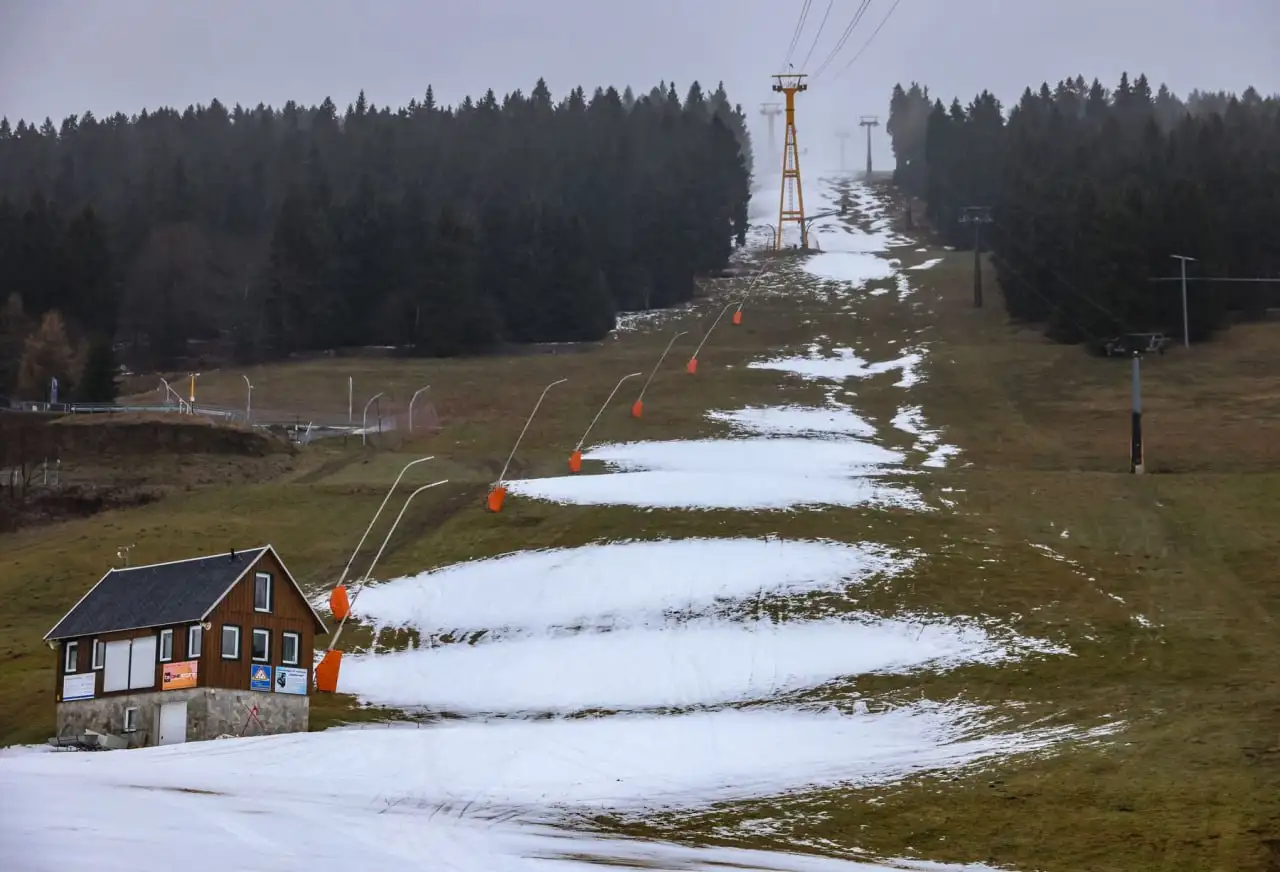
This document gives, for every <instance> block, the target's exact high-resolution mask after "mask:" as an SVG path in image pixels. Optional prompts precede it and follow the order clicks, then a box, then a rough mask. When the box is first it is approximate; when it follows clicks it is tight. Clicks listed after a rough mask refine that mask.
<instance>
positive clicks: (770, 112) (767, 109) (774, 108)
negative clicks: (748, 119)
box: [760, 103, 782, 159]
mask: <svg viewBox="0 0 1280 872" xmlns="http://www.w3.org/2000/svg"><path fill="white" fill-rule="evenodd" d="M760 114H761V115H763V116H764V117H765V120H766V121H767V122H768V123H769V157H771V158H775V159H776V158H777V155H778V140H777V138H775V137H774V135H773V120H774V119H775V118H777V117H778V116H779V115H781V114H782V104H781V103H761V104H760Z"/></svg>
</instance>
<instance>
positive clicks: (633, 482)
mask: <svg viewBox="0 0 1280 872" xmlns="http://www.w3.org/2000/svg"><path fill="white" fill-rule="evenodd" d="M582 456H583V459H584V460H603V461H606V463H607V465H608V466H610V467H611V468H612V469H614V470H618V471H615V472H609V473H604V474H583V475H574V476H558V477H552V478H538V479H523V480H518V481H509V482H507V483H506V486H507V489H508V491H509V492H510V493H513V494H519V495H521V496H526V497H533V498H536V499H543V500H548V501H551V502H559V503H573V504H578V505H627V506H639V507H643V508H685V509H740V510H752V509H761V510H763V509H794V508H797V507H800V506H822V505H835V506H857V505H868V504H869V505H875V506H885V507H888V506H899V507H903V508H917V509H922V508H925V504H924V503H923V501H922V500H921V499H920V496H919V494H918V493H917V492H916V491H915V490H914V489H912V488H909V487H906V486H904V485H900V484H896V483H892V482H877V481H873V480H870V479H869V478H867V477H868V476H874V475H876V474H881V473H884V472H889V471H892V470H891V468H890V467H891V465H892V464H897V463H899V462H901V461H902V459H903V456H902V453H901V452H897V451H891V450H889V449H887V448H883V447H881V446H879V445H875V444H872V443H869V442H861V441H857V440H852V439H848V440H842V441H838V442H837V441H832V440H822V441H818V440H812V439H786V438H755V439H699V440H690V441H667V442H631V443H616V444H605V445H600V446H597V447H596V448H593V449H591V450H590V451H588V452H584V453H583V455H582ZM855 476H863V477H855Z"/></svg>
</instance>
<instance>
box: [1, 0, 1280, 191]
mask: <svg viewBox="0 0 1280 872" xmlns="http://www.w3.org/2000/svg"><path fill="white" fill-rule="evenodd" d="M858 5H859V3H858V0H834V7H833V8H832V10H831V14H830V17H829V18H828V20H827V23H826V28H825V29H824V31H823V33H822V34H821V39H820V40H819V42H818V43H817V46H816V49H815V50H814V51H813V55H812V60H811V62H810V64H809V68H810V71H812V70H813V69H815V68H817V66H818V65H819V64H820V63H821V61H822V60H823V59H824V58H825V57H826V56H827V54H828V53H829V51H830V49H831V47H832V46H833V45H834V43H835V41H836V40H837V39H838V38H839V36H840V34H841V32H842V31H843V30H844V28H845V26H846V24H847V23H848V22H849V20H850V19H851V17H852V15H853V13H854V11H855V10H856V9H857V7H858ZM891 5H892V0H872V3H871V6H870V9H869V10H868V11H867V13H866V15H865V17H864V18H863V19H862V21H861V23H860V24H859V25H858V27H857V28H856V30H854V32H853V33H852V34H851V36H850V37H849V39H848V41H847V43H846V44H845V45H844V47H843V48H842V49H841V51H840V53H839V54H838V55H837V56H836V58H835V59H834V60H833V61H832V62H831V63H830V64H829V66H828V68H827V70H826V71H825V73H823V74H822V75H821V76H819V77H817V78H816V79H815V80H814V84H813V87H812V88H811V90H810V91H809V92H807V93H805V94H802V95H800V96H799V98H798V111H797V128H798V133H799V138H800V144H801V146H802V147H808V148H809V149H810V156H809V157H808V159H807V163H806V164H805V166H808V167H822V168H827V167H830V168H834V167H835V166H837V165H838V164H839V147H838V143H837V140H836V138H835V132H836V131H837V130H838V129H840V128H841V127H850V128H852V129H854V130H855V131H857V127H856V124H857V120H858V118H857V116H859V115H861V114H879V115H880V116H881V121H882V122H883V121H884V120H885V117H886V116H887V113H888V98H889V92H890V89H891V88H892V86H893V84H894V83H895V82H898V81H902V82H904V83H906V82H908V81H910V80H911V79H916V80H919V81H920V82H921V83H923V84H927V85H929V86H930V90H931V92H932V93H933V94H934V95H937V96H941V97H943V98H944V100H946V101H949V100H950V98H951V97H952V96H953V95H959V96H961V98H962V99H964V100H967V99H968V98H970V97H972V96H973V94H974V93H976V92H977V91H980V90H981V89H982V88H984V87H986V88H990V89H991V90H993V91H994V92H995V93H996V95H997V96H998V97H1000V98H1001V99H1002V100H1003V101H1005V102H1006V103H1010V102H1012V101H1014V100H1016V99H1017V97H1018V95H1019V94H1020V93H1021V90H1022V88H1023V86H1025V85H1027V84H1032V83H1035V84H1038V83H1039V82H1040V81H1041V80H1044V79H1048V80H1050V81H1051V82H1052V81H1056V80H1057V79H1059V78H1062V77H1063V76H1065V75H1074V74H1076V73H1082V74H1084V75H1085V77H1086V78H1092V77H1093V76H1095V75H1096V76H1098V77H1100V78H1102V80H1103V81H1104V83H1107V84H1112V83H1114V81H1115V80H1116V79H1117V78H1118V77H1119V75H1120V72H1121V71H1122V70H1126V69H1127V70H1129V71H1130V72H1131V74H1132V73H1136V72H1138V71H1145V72H1146V73H1147V74H1148V76H1149V77H1150V78H1151V79H1152V80H1153V84H1158V83H1159V82H1161V81H1164V82H1167V83H1168V84H1169V86H1170V87H1171V88H1173V89H1174V90H1175V91H1177V92H1178V93H1185V92H1186V91H1188V90H1190V89H1192V88H1194V87H1200V88H1206V89H1219V88H1224V89H1228V90H1235V91H1239V90H1243V88H1244V87H1246V86H1247V85H1249V84H1253V85H1255V86H1257V87H1258V88H1259V90H1261V91H1263V92H1264V93H1271V92H1276V91H1280V50H1278V48H1277V47H1280V0H1218V2H1211V0H901V2H900V4H899V6H898V8H897V11H896V12H895V13H894V14H893V16H892V17H891V18H890V19H889V21H888V23H887V24H886V25H885V27H884V29H883V30H882V31H881V32H880V34H879V36H878V37H876V39H875V40H874V42H872V44H871V46H870V47H869V48H868V49H867V50H866V52H865V53H864V54H863V55H862V57H861V58H860V59H859V60H858V61H857V63H855V64H854V65H853V66H852V67H851V68H849V69H847V70H845V71H844V72H843V73H840V74H839V75H837V73H838V71H839V70H840V69H841V68H843V67H844V66H845V64H846V63H847V62H848V60H849V59H851V58H852V57H853V56H854V55H855V54H856V53H857V51H858V50H859V49H860V48H861V47H862V45H863V44H864V43H865V42H866V40H867V38H868V37H869V36H870V35H871V32H872V31H873V30H874V29H875V27H876V25H878V24H879V23H880V20H881V19H882V18H883V17H884V15H885V13H886V12H887V11H888V9H889V7H890V6H891ZM801 6H802V0H769V2H766V0H647V2H643V3H641V2H630V3H624V2H621V0H538V2H532V0H463V2H460V3H445V2H442V0H365V2H361V3H357V2H349V0H0V115H6V116H8V117H9V119H10V121H11V122H13V121H16V120H17V119H18V118H26V119H28V120H30V119H38V120H43V119H44V117H45V116H50V117H52V118H53V119H54V121H55V122H58V121H60V120H61V119H62V118H63V117H65V116H66V115H68V114H71V113H73V112H82V111H84V110H86V109H91V110H92V111H93V112H94V113H95V114H98V115H100V116H101V115H105V114H110V113H112V112H114V111H117V110H119V111H124V112H126V113H130V114H132V113H134V112H136V111H138V110H139V109H141V108H143V107H149V108H154V107H156V106H158V105H165V104H167V105H173V106H178V107H185V106H186V105H188V104H190V103H196V102H202V103H207V102H208V101H209V100H210V99H211V98H212V97H215V96H216V97H218V98H219V99H221V100H222V101H223V102H224V103H226V104H227V105H228V106H231V105H234V104H235V103H237V102H240V103H243V104H246V105H254V104H256V103H258V102H260V101H261V102H266V103H269V104H273V105H277V106H278V105H280V104H282V103H283V102H284V101H285V100H287V99H290V98H292V99H295V100H298V101H299V102H303V103H307V104H312V103H317V102H319V101H320V100H321V99H323V98H324V97H325V96H331V97H333V99H334V101H335V102H336V103H337V104H338V106H339V107H340V108H345V106H346V104H347V103H349V102H351V101H352V100H354V99H355V96H356V94H357V93H358V92H359V90H360V89H361V88H363V89H364V90H365V93H366V95H367V96H368V98H369V99H370V100H372V101H373V102H374V103H377V104H378V105H383V104H386V103H391V104H392V105H395V106H399V105H402V104H403V103H405V102H407V101H408V100H409V99H410V98H411V97H415V96H417V97H421V95H422V93H423V92H424V91H425V90H426V87H427V85H428V84H429V83H430V84H432V85H434V87H435V93H436V95H437V99H439V100H441V101H443V102H447V103H453V102H456V101H458V100H460V99H461V98H462V97H463V96H464V95H465V94H467V93H471V94H473V95H479V94H482V93H483V92H484V90H485V89H486V88H488V87H492V88H493V89H494V91H495V92H497V93H498V94H500V95H501V94H503V93H505V92H507V91H511V90H513V89H515V88H522V89H524V90H525V91H526V92H527V91H528V90H529V88H530V87H531V86H532V85H533V83H534V82H535V81H536V80H537V78H538V77H539V76H544V77H545V78H546V80H547V83H548V84H549V85H550V87H551V90H552V92H553V94H554V95H555V96H556V97H559V96H561V95H563V94H564V93H565V92H566V91H567V90H568V89H569V88H570V87H572V86H573V85H576V84H582V85H584V86H586V87H587V89H588V91H590V90H591V88H592V87H594V86H595V85H597V84H616V85H618V86H619V87H621V86H622V85H625V84H631V85H633V86H635V87H636V88H637V90H640V89H641V88H644V89H647V88H648V87H650V86H652V85H653V84H656V83H657V82H658V80H660V79H666V80H667V81H675V83H676V85H677V87H678V89H679V90H680V92H681V95H682V96H683V92H684V91H685V89H686V88H687V87H688V85H689V83H690V82H691V81H692V80H694V79H698V80H700V81H701V82H702V83H703V85H704V86H706V87H708V88H714V87H715V84H716V82H717V81H718V80H720V79H723V80H724V82H725V86H726V88H727V89H728V90H729V95H730V97H731V98H732V99H733V100H734V101H736V102H740V103H742V104H743V106H744V107H747V108H748V109H750V110H751V112H752V115H753V120H754V121H755V131H756V141H757V154H758V155H759V157H758V158H757V173H760V172H762V170H764V169H765V168H764V167H761V166H760V161H761V158H762V157H763V153H764V152H765V151H766V149H765V147H764V146H765V143H766V139H767V137H766V135H765V134H764V132H763V122H762V120H761V119H760V117H759V115H758V114H756V112H757V111H758V109H759V104H760V103H762V102H765V101H770V100H773V99H774V98H775V95H774V94H772V93H771V92H770V91H769V85H770V79H769V76H770V74H772V73H774V72H778V71H779V70H778V67H779V65H780V64H781V63H782V59H783V57H784V56H785V55H786V51H787V46H788V44H789V43H790V40H791V34H792V31H793V29H794V27H795V23H796V20H797V18H798V17H799V12H800V8H801ZM826 8H827V0H812V6H811V11H810V13H809V20H808V24H807V26H806V28H805V31H804V34H803V35H802V36H801V38H800V40H799V45H798V48H797V50H796V60H795V61H793V62H794V63H796V64H797V66H798V65H799V62H800V60H802V59H803V58H804V56H805V55H806V54H808V52H809V47H810V45H811V44H813V38H814V34H815V32H816V30H817V25H818V22H819V21H820V20H821V18H822V16H823V13H824V12H825V10H826ZM859 136H860V133H859ZM874 137H875V146H874V158H875V160H876V161H877V162H878V163H879V164H880V165H882V166H883V165H887V163H888V161H889V154H890V153H889V150H888V142H887V138H886V137H885V134H884V128H883V127H881V128H879V129H878V130H877V131H875V133H874ZM855 142H856V143H859V144H858V145H856V147H855V148H853V149H852V150H851V152H850V155H849V161H850V163H853V162H854V161H855V154H856V155H858V157H857V161H858V162H860V161H861V160H862V157H861V155H862V154H863V148H864V146H862V145H861V144H860V143H862V142H865V140H863V139H861V138H859V139H858V140H855ZM853 144H854V143H851V145H853Z"/></svg>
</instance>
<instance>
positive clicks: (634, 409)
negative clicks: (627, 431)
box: [631, 330, 689, 418]
mask: <svg viewBox="0 0 1280 872" xmlns="http://www.w3.org/2000/svg"><path fill="white" fill-rule="evenodd" d="M688 332H689V331H688V330H681V331H680V332H679V333H676V334H675V335H674V336H672V337H671V341H670V342H668V343H667V347H666V348H664V349H662V356H661V357H659V358H658V362H657V363H655V364H654V365H653V371H652V372H651V373H649V377H648V378H647V379H645V380H644V387H642V388H641V389H640V396H638V397H636V401H635V402H634V403H632V404H631V417H633V418H639V417H642V416H643V415H644V392H645V391H647V390H649V383H650V382H651V381H653V377H654V376H655V375H657V374H658V368H659V367H661V366H662V361H664V360H666V359H667V352H669V351H670V350H671V346H673V345H675V344H676V340H677V339H679V338H680V337H681V336H683V335H684V334H686V333H688Z"/></svg>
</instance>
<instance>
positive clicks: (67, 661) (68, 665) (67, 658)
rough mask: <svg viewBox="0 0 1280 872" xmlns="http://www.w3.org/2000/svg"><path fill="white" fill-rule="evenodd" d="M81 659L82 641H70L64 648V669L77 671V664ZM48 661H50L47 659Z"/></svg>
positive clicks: (64, 670) (65, 670)
mask: <svg viewBox="0 0 1280 872" xmlns="http://www.w3.org/2000/svg"><path fill="white" fill-rule="evenodd" d="M79 659H80V643H79V642H68V643H67V644H66V646H65V647H64V648H63V649H62V671H63V672H75V671H76V664H77V662H78V661H79ZM46 662H48V661H46Z"/></svg>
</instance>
